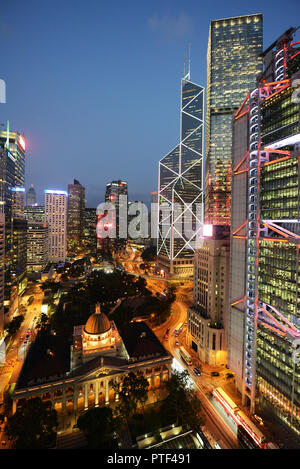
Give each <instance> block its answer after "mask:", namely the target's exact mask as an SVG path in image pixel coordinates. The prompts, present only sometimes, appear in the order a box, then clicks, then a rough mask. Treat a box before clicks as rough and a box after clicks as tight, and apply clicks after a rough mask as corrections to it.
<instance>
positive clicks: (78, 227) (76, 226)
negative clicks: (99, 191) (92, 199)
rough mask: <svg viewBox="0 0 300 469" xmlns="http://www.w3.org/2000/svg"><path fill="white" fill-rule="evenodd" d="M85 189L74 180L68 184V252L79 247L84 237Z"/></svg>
mask: <svg viewBox="0 0 300 469" xmlns="http://www.w3.org/2000/svg"><path fill="white" fill-rule="evenodd" d="M84 209H85V188H84V187H83V186H82V185H81V184H80V183H79V181H77V180H76V179H74V183H73V184H68V217H67V242H68V250H70V252H71V251H74V249H75V248H76V246H77V247H79V246H80V243H82V241H83V236H84Z"/></svg>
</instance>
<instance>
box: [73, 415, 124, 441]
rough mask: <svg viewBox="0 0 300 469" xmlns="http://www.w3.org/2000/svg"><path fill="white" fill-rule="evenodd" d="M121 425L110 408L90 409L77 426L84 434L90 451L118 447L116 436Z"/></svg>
mask: <svg viewBox="0 0 300 469" xmlns="http://www.w3.org/2000/svg"><path fill="white" fill-rule="evenodd" d="M120 425H121V421H120V418H119V417H118V416H117V415H115V413H114V412H113V410H112V409H111V408H110V407H108V406H102V407H94V408H92V409H89V410H88V411H87V412H85V413H84V414H83V415H81V416H80V417H79V418H78V420H77V426H78V428H79V429H80V430H81V431H82V432H84V435H85V438H86V440H87V447H88V448H89V449H112V448H114V447H117V444H116V438H115V436H116V432H117V431H118V430H119V429H120Z"/></svg>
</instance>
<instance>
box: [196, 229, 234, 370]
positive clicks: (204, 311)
mask: <svg viewBox="0 0 300 469" xmlns="http://www.w3.org/2000/svg"><path fill="white" fill-rule="evenodd" d="M229 234H230V232H229V227H228V226H226V225H225V226H220V225H219V226H218V225H215V226H214V225H204V227H203V233H202V236H201V237H199V238H198V239H197V244H196V251H195V258H194V305H193V307H191V308H189V310H188V335H187V338H188V344H189V346H190V347H191V348H192V349H193V350H195V352H196V354H197V356H198V357H199V359H200V360H201V361H202V362H204V363H208V364H209V365H212V366H220V365H226V363H227V328H228V300H229V298H228V281H229V252H230V248H229V240H230V237H229Z"/></svg>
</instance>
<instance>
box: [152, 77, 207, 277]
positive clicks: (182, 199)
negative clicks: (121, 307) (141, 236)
mask: <svg viewBox="0 0 300 469" xmlns="http://www.w3.org/2000/svg"><path fill="white" fill-rule="evenodd" d="M203 113H204V88H203V87H202V86H199V85H196V84H195V83H193V82H191V81H190V74H189V73H188V75H186V76H185V77H184V78H183V79H182V80H181V107H180V117H181V129H180V143H179V145H177V146H176V147H175V148H174V149H173V150H172V151H171V152H170V153H168V154H167V155H166V156H165V157H164V158H162V159H161V160H160V162H159V180H158V204H159V214H158V235H157V237H158V240H157V254H158V266H159V269H160V271H161V273H162V274H163V273H165V274H167V275H175V276H190V275H192V274H193V257H194V251H195V240H196V235H197V233H198V231H199V229H200V225H201V223H202V221H203V169H204V166H203V165H204V161H203V159H204V157H203V117H204V116H203Z"/></svg>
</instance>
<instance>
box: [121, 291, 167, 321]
mask: <svg viewBox="0 0 300 469" xmlns="http://www.w3.org/2000/svg"><path fill="white" fill-rule="evenodd" d="M175 292H176V290H175V287H171V288H169V290H168V291H167V293H166V295H165V296H164V297H162V296H161V295H160V294H159V293H158V294H156V295H151V294H148V295H145V296H144V297H143V298H142V301H139V300H136V301H135V300H124V301H123V302H122V303H121V304H120V305H119V306H118V308H116V309H115V311H114V312H113V313H112V319H113V320H114V321H115V323H116V324H117V326H122V325H123V324H126V323H128V322H129V321H130V320H131V319H133V318H134V317H142V318H145V319H146V318H147V319H148V320H149V322H150V323H151V325H152V326H158V325H160V324H162V323H163V322H165V321H166V320H167V319H168V317H169V316H170V314H171V312H172V304H173V303H174V301H175V299H176V293H175Z"/></svg>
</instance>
